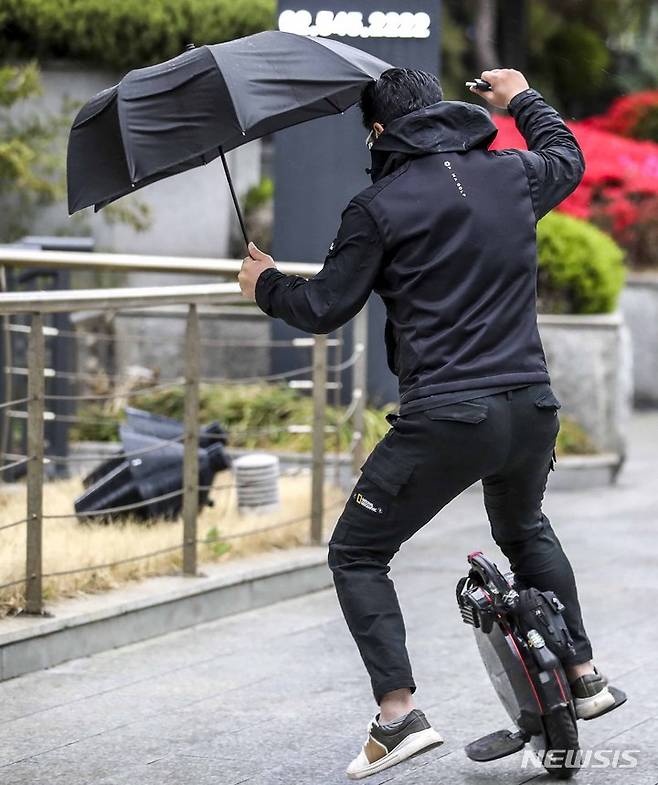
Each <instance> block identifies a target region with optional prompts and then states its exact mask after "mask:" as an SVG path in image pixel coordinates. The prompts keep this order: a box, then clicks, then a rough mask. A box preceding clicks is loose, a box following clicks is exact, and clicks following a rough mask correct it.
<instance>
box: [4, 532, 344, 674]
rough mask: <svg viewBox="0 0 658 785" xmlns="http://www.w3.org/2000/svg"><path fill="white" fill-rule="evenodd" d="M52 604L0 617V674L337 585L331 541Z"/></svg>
mask: <svg viewBox="0 0 658 785" xmlns="http://www.w3.org/2000/svg"><path fill="white" fill-rule="evenodd" d="M201 569H202V570H203V573H204V574H203V575H200V576H199V577H182V576H180V575H177V576H162V577H156V578H149V579H147V580H144V581H141V582H139V583H136V584H133V585H130V586H128V587H126V588H121V589H117V590H113V591H109V592H104V593H102V594H97V595H85V596H84V597H82V598H75V599H70V600H62V601H60V602H57V603H53V604H51V605H49V606H48V611H50V612H51V613H52V614H53V615H52V616H39V617H31V616H15V617H9V618H6V619H3V620H1V621H0V681H3V680H5V679H11V678H14V677H15V676H20V675H22V674H24V673H30V672H31V671H35V670H41V669H43V668H50V667H52V666H54V665H57V664H59V663H61V662H65V661H67V660H71V659H75V658H78V657H86V656H88V655H90V654H95V653H97V652H100V651H106V650H108V649H113V648H116V647H118V646H125V645H126V644H129V643H135V642H137V641H141V640H145V639H146V638H152V637H155V636H157V635H163V634H164V633H167V632H173V631H174V630H179V629H182V628H184V627H191V626H193V625H195V624H202V623H204V622H208V621H212V620H214V619H218V618H221V617H223V616H229V615H231V614H235V613H242V612H244V611H248V610H252V609H254V608H260V607H262V606H264V605H269V604H272V603H275V602H279V601H280V600H285V599H290V598H291V597H297V596H299V595H302V594H308V593H310V592H314V591H319V590H321V589H325V588H327V587H329V586H330V585H331V573H330V572H329V569H328V567H327V561H326V550H325V548H310V547H309V548H296V549H293V550H289V551H274V552H270V553H265V554H261V555H259V556H254V557H249V558H245V559H240V560H236V561H235V562H225V563H222V564H211V565H202V568H201Z"/></svg>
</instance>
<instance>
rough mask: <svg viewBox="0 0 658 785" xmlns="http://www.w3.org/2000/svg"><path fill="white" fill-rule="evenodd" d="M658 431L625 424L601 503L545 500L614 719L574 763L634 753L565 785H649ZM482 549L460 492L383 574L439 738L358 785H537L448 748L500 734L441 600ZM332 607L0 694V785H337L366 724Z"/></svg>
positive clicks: (479, 513) (584, 733)
mask: <svg viewBox="0 0 658 785" xmlns="http://www.w3.org/2000/svg"><path fill="white" fill-rule="evenodd" d="M657 509H658V415H656V414H651V415H640V416H637V417H636V418H635V419H634V422H633V438H632V441H631V449H630V456H629V460H628V463H627V465H626V467H625V469H624V471H623V473H622V476H621V478H620V482H619V484H618V485H617V486H616V487H612V488H603V489H597V490H593V491H582V492H580V491H563V492H557V491H556V492H553V493H550V491H549V496H548V501H547V504H546V512H547V514H548V515H549V517H550V518H551V519H552V521H553V524H554V526H555V528H556V530H557V532H558V534H559V536H560V538H561V540H562V543H563V545H564V547H565V549H566V550H567V552H568V553H569V554H570V557H571V559H572V562H573V564H574V568H575V570H576V574H577V576H578V578H579V585H580V594H581V601H582V604H583V607H584V614H585V621H586V623H587V625H588V628H589V632H590V635H591V637H592V639H593V643H594V647H595V653H596V656H597V659H598V662H599V664H600V666H601V667H602V669H603V670H604V672H605V673H606V674H607V675H608V676H609V677H610V678H611V679H612V680H613V681H614V683H617V684H618V685H619V686H620V687H622V688H624V689H625V690H626V691H627V692H628V694H629V702H628V704H627V705H626V706H625V707H623V708H621V709H619V710H618V711H616V712H614V713H612V714H610V715H608V716H606V717H603V718H601V719H599V720H596V721H594V722H590V723H580V724H579V729H580V734H581V745H582V746H583V748H590V749H605V750H610V749H625V750H635V751H637V752H636V753H635V754H636V756H637V758H638V767H637V768H636V769H631V768H626V769H616V770H615V769H605V768H595V769H589V770H587V771H581V772H580V774H579V775H578V778H577V780H576V782H578V783H579V784H580V785H590V783H592V785H593V784H594V783H596V785H612V784H613V783H614V785H626V784H628V785H655V784H656V783H657V782H658V701H657V699H656V695H657V694H658V658H657V657H656V651H658V623H657V621H656V609H655V597H656V593H657V592H658V555H657V554H656V548H657V545H658V542H657V540H658V538H657V536H656V529H657V523H658V513H657V512H656V510H657ZM475 549H482V550H484V551H485V553H489V554H493V555H494V556H497V553H496V551H495V550H494V547H493V546H492V545H491V544H490V542H489V534H488V526H487V524H486V518H485V516H484V511H483V509H482V506H481V499H480V494H479V492H475V491H473V492H467V493H466V494H464V495H463V496H462V497H461V498H460V499H458V500H457V501H456V502H454V503H453V504H451V505H450V506H449V507H448V508H446V509H445V510H444V511H443V513H442V514H441V515H440V516H439V518H438V519H437V520H436V521H435V522H434V523H433V524H431V525H430V526H428V527H426V529H425V530H424V531H423V532H422V533H421V534H420V535H419V536H418V537H417V538H415V539H414V541H413V542H412V543H409V544H408V545H407V546H406V548H404V549H403V551H402V553H401V554H400V555H399V556H398V557H396V560H395V562H394V568H393V576H394V577H395V579H396V584H397V587H398V590H399V593H400V597H401V602H402V605H403V608H404V610H405V613H406V620H407V630H408V638H409V644H410V650H411V655H412V660H413V662H414V666H415V676H416V680H417V682H418V684H419V690H418V693H417V699H418V705H419V706H421V707H422V708H424V709H425V710H426V712H427V714H428V716H429V717H430V719H431V720H432V721H433V722H434V723H435V725H436V726H437V728H438V729H439V730H440V731H441V732H442V733H443V735H444V737H445V738H446V744H444V745H443V747H441V748H439V749H438V750H437V751H435V752H433V753H430V754H428V755H426V756H421V757H419V758H416V759H414V760H412V761H410V762H408V763H406V764H402V765H401V766H398V767H397V768H394V769H391V770H389V771H387V772H384V773H383V774H381V775H378V776H374V777H371V778H370V779H368V780H366V782H368V783H372V785H376V784H378V783H384V782H387V783H389V782H390V783H393V784H394V785H434V784H435V783H436V785H461V783H468V784H469V785H471V784H472V785H494V784H495V785H498V783H509V784H510V785H520V784H521V783H525V782H529V781H530V780H533V779H537V780H538V782H543V781H547V782H549V781H551V780H548V779H547V777H545V775H544V774H543V773H542V770H540V769H522V768H521V756H520V755H515V756H513V757H510V758H507V759H504V760H502V761H498V762H495V763H490V764H476V763H472V762H471V761H469V760H467V759H466V757H465V755H464V753H463V751H462V747H463V745H464V744H465V743H467V742H469V741H471V740H472V739H474V738H476V737H477V736H480V735H483V734H485V733H487V732H489V731H493V730H496V729H499V728H503V727H509V722H508V720H507V717H506V715H505V713H504V711H503V709H502V707H501V706H500V705H499V704H498V702H497V699H496V698H495V696H494V693H493V690H492V689H491V687H490V686H489V683H488V680H487V679H486V676H485V675H484V671H483V669H482V666H481V664H480V663H479V660H478V657H477V653H476V648H475V644H474V641H473V640H472V633H471V630H470V629H469V628H468V627H467V626H466V625H464V624H462V623H461V621H460V619H459V615H458V612H457V609H456V604H455V600H454V586H455V583H456V581H457V579H458V578H459V577H460V576H461V575H462V574H463V572H464V569H465V565H466V559H465V556H466V553H467V552H468V551H471V550H475ZM373 709H374V707H373V704H372V701H371V696H370V693H369V688H368V684H367V680H366V678H365V672H364V670H363V666H362V665H361V662H360V660H359V659H358V655H357V653H356V649H355V647H354V645H353V643H352V641H351V639H350V638H349V635H348V632H347V630H346V628H345V626H344V622H343V620H342V618H341V616H340V612H339V609H338V606H337V602H336V599H335V597H334V594H333V592H332V591H324V592H319V593H316V594H312V595H309V596H306V597H302V598H300V599H295V600H289V601H286V602H281V603H279V604H277V605H272V606H269V607H267V608H263V609H261V610H257V611H252V612H249V613H244V614H241V615H238V616H233V617H230V618H227V619H222V620H220V621H217V622H211V623H208V624H204V625H200V626H198V627H194V628H190V629H187V630H184V631H181V632H176V633H172V634H170V635H166V636H163V637H160V638H156V639H153V640H150V641H147V642H144V643H140V644H135V645H132V646H128V647H125V648H123V649H120V650H115V651H111V652H106V653H103V654H98V655H94V656H93V657H90V658H86V659H81V660H75V661H73V662H69V663H66V664H64V665H60V666H58V667H56V668H53V669H51V670H49V671H43V672H39V673H33V674H30V675H27V676H24V677H21V678H18V679H14V680H11V681H8V682H5V683H2V684H0V782H1V783H2V785H60V784H61V785H92V784H93V785H210V784H211V783H212V785H238V783H249V785H334V784H337V783H345V782H347V780H346V779H345V778H344V775H343V771H344V768H345V767H346V765H347V764H348V762H349V761H350V759H351V757H353V755H355V754H356V752H357V751H358V748H359V745H360V744H361V742H362V741H363V738H364V737H365V727H366V724H367V722H368V720H369V718H370V715H371V714H372V712H373Z"/></svg>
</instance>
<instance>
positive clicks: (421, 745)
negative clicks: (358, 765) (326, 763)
mask: <svg viewBox="0 0 658 785" xmlns="http://www.w3.org/2000/svg"><path fill="white" fill-rule="evenodd" d="M441 744H443V739H442V738H441V736H439V734H438V733H437V732H436V731H435V730H434V728H426V729H425V730H421V731H418V732H417V733H410V734H409V735H408V736H407V738H406V739H404V740H403V741H401V742H400V743H399V744H398V746H397V747H396V748H395V749H393V750H391V751H390V752H389V753H388V754H387V755H384V757H383V758H380V759H379V760H376V761H375V762H374V763H371V764H370V765H369V766H367V767H366V768H365V769H361V771H357V772H347V776H348V777H349V779H351V780H360V779H363V778H364V777H369V776H370V775H371V774H377V772H379V771H383V770H384V769H388V768H390V767H391V766H395V765H396V764H398V763H402V761H403V760H407V759H408V758H412V757H414V756H415V755H421V754H422V753H424V752H429V751H430V750H433V749H434V748H435V747H440V746H441Z"/></svg>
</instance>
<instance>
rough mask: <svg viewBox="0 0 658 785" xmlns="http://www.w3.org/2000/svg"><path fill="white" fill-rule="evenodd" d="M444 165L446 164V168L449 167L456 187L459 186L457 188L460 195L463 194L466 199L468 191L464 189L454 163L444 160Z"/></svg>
mask: <svg viewBox="0 0 658 785" xmlns="http://www.w3.org/2000/svg"><path fill="white" fill-rule="evenodd" d="M443 165H444V166H445V168H446V169H447V170H448V171H449V172H450V176H451V177H452V180H453V182H454V184H455V187H456V188H457V190H458V191H459V195H460V196H463V197H464V199H465V198H466V191H465V190H464V186H463V185H462V184H461V182H460V181H459V177H458V176H457V174H456V173H455V172H454V171H453V169H452V164H451V163H450V161H444V162H443Z"/></svg>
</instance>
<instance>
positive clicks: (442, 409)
mask: <svg viewBox="0 0 658 785" xmlns="http://www.w3.org/2000/svg"><path fill="white" fill-rule="evenodd" d="M488 414H489V409H488V408H487V405H486V404H485V403H476V402H475V401H461V402H460V403H450V404H447V405H446V406H436V407H435V408H434V409H426V410H425V416H426V417H428V418H429V419H430V420H452V421H453V422H465V423H471V424H472V425H477V423H479V422H482V421H483V420H486V419H487V415H488Z"/></svg>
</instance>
